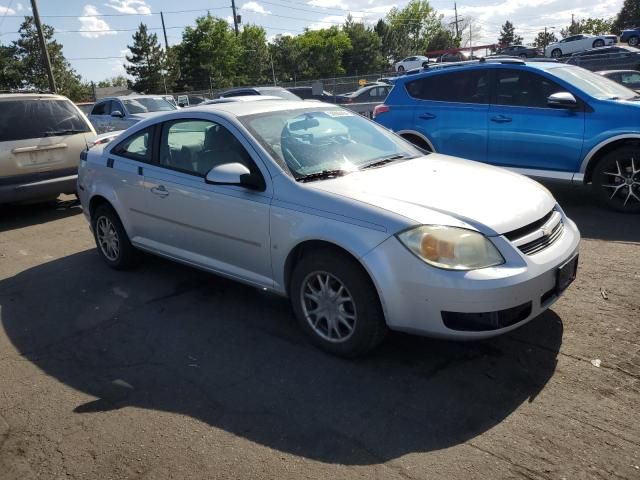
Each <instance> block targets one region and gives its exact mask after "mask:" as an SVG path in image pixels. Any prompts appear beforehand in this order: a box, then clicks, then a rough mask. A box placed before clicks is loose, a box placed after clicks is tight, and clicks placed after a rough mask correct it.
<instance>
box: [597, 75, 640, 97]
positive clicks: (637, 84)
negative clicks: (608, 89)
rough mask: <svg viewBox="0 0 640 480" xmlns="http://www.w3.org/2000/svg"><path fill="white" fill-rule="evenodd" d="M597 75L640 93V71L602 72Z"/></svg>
mask: <svg viewBox="0 0 640 480" xmlns="http://www.w3.org/2000/svg"><path fill="white" fill-rule="evenodd" d="M595 73H597V74H598V75H602V76H603V77H606V78H608V79H609V80H613V81H614V82H616V83H619V84H621V85H624V86H625V87H627V88H629V89H631V90H634V91H635V92H640V72H639V71H638V70H601V71H599V72H595Z"/></svg>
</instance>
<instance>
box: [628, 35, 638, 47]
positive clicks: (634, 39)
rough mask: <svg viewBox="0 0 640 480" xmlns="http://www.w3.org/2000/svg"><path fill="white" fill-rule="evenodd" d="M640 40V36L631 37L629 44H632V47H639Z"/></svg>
mask: <svg viewBox="0 0 640 480" xmlns="http://www.w3.org/2000/svg"><path fill="white" fill-rule="evenodd" d="M638 40H639V39H638V37H631V38H630V39H629V42H628V43H629V46H630V47H637V46H638V43H639V42H638Z"/></svg>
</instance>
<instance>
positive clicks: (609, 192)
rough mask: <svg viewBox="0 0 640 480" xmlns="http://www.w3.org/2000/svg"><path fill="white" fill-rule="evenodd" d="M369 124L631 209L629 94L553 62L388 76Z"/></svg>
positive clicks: (636, 193)
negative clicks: (587, 187)
mask: <svg viewBox="0 0 640 480" xmlns="http://www.w3.org/2000/svg"><path fill="white" fill-rule="evenodd" d="M374 117H375V119H376V121H378V122H379V123H381V124H382V125H384V126H386V127H388V128H390V129H392V130H393V131H395V132H397V133H398V134H400V135H402V136H404V137H405V138H407V139H408V140H410V141H413V142H415V143H416V144H417V145H419V146H421V147H422V148H425V149H429V150H432V151H437V152H440V153H446V154H449V155H455V156H460V157H464V158H469V159H472V160H477V161H480V162H486V163H491V164H494V165H498V166H503V167H506V168H509V169H512V170H514V171H517V172H519V173H524V174H526V175H530V176H533V177H540V178H549V179H555V180H561V181H568V182H574V183H577V184H583V183H591V184H592V187H593V190H594V193H595V194H596V195H597V196H598V197H599V198H600V199H601V200H602V201H603V203H604V204H606V205H608V206H609V207H611V208H613V209H616V210H620V211H625V212H640V161H639V160H638V158H640V146H639V144H638V140H639V139H640V128H639V127H638V125H640V101H638V96H637V94H636V93H635V92H633V91H631V90H629V89H627V88H625V87H623V86H621V85H618V84H617V83H615V82H612V81H611V80H608V79H606V78H604V77H602V76H600V75H596V74H594V73H591V72H589V71H587V70H584V69H582V68H579V67H576V66H573V65H565V64H563V63H555V62H528V61H524V60H519V59H496V60H490V59H486V60H485V61H484V62H477V63H469V62H466V63H465V64H464V65H460V66H457V67H449V68H443V69H440V70H435V69H434V70H431V69H429V70H426V71H425V72H423V73H420V74H417V75H414V76H413V77H401V78H398V80H396V84H395V87H394V89H393V90H392V91H391V93H390V94H389V96H388V97H387V99H386V100H385V103H384V104H383V105H379V106H377V107H376V109H375V111H374Z"/></svg>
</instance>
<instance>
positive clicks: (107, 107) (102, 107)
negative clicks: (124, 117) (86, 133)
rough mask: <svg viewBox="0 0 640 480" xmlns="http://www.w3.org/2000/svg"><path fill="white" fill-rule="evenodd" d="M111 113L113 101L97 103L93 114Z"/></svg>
mask: <svg viewBox="0 0 640 480" xmlns="http://www.w3.org/2000/svg"><path fill="white" fill-rule="evenodd" d="M110 114H111V101H110V100H108V101H106V102H100V103H96V105H95V106H94V107H93V110H92V112H91V115H110Z"/></svg>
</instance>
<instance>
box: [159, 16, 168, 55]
mask: <svg viewBox="0 0 640 480" xmlns="http://www.w3.org/2000/svg"><path fill="white" fill-rule="evenodd" d="M160 21H161V22H162V32H163V33H164V51H165V52H168V51H169V42H168V41H167V29H166V28H165V26H164V15H163V14H162V12H160Z"/></svg>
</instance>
